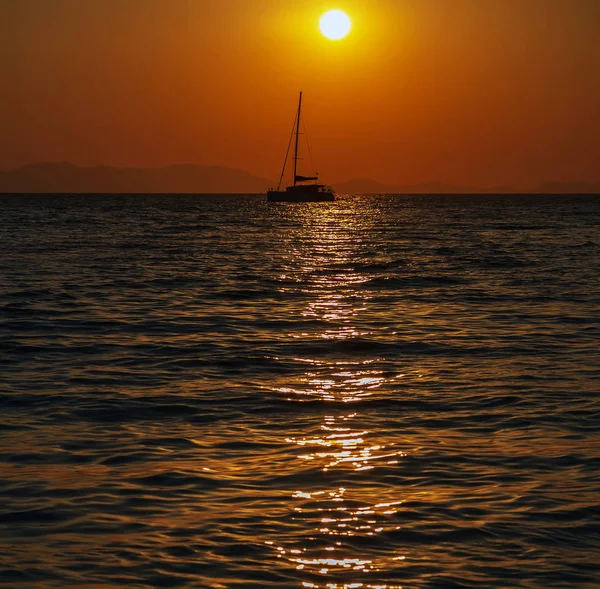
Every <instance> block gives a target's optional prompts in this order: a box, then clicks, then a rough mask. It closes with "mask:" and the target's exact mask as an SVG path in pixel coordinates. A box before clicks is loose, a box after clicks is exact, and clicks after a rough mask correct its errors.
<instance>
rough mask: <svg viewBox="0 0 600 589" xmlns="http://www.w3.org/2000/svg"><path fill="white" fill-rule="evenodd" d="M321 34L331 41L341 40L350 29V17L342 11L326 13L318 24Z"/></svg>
mask: <svg viewBox="0 0 600 589" xmlns="http://www.w3.org/2000/svg"><path fill="white" fill-rule="evenodd" d="M319 26H320V27H321V32H322V33H323V35H325V36H326V37H327V38H328V39H331V40H332V41H339V40H340V39H343V38H344V37H345V36H346V35H347V34H348V33H349V32H350V29H351V28H352V22H351V21H350V17H349V16H348V15H347V14H346V13H345V12H343V11H342V10H330V11H329V12H326V13H325V14H324V15H323V16H322V17H321V21H320V23H319Z"/></svg>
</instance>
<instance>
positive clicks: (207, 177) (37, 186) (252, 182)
mask: <svg viewBox="0 0 600 589" xmlns="http://www.w3.org/2000/svg"><path fill="white" fill-rule="evenodd" d="M271 185H272V183H271V182H269V181H268V180H265V179H264V178H257V177H256V176H252V174H249V173H248V172H244V171H243V170H236V169H233V168H222V167H218V166H198V165H195V164H179V165H173V166H166V167H163V168H112V167H109V166H96V167H90V168H83V167H79V166H74V165H73V164H69V163H44V164H31V165H28V166H24V167H22V168H17V169H15V170H9V171H5V172H0V192H5V193H7V192H8V193H9V192H14V193H28V192H29V193H37V192H49V193H51V192H54V193H60V192H67V193H159V194H161V193H202V192H204V193H211V194H218V193H259V192H265V191H266V190H267V188H269V187H270V186H271Z"/></svg>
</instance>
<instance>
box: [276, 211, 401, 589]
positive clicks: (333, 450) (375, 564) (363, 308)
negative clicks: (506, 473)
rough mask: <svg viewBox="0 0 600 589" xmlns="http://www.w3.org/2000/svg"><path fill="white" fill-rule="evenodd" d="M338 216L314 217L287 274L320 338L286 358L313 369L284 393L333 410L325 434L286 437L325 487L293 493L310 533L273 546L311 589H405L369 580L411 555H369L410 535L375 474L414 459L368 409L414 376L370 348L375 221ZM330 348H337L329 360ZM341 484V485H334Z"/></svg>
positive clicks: (294, 245) (298, 336)
mask: <svg viewBox="0 0 600 589" xmlns="http://www.w3.org/2000/svg"><path fill="white" fill-rule="evenodd" d="M334 213H335V211H332V210H330V209H328V208H321V209H316V208H315V209H307V210H306V211H305V212H304V214H305V215H307V217H306V218H305V219H303V221H304V230H303V232H302V239H296V240H295V241H294V240H291V241H290V247H289V249H288V250H287V251H288V258H287V269H289V274H290V275H291V276H294V277H295V278H296V283H295V286H296V292H298V291H300V292H302V293H303V294H304V295H306V296H307V299H308V300H307V301H306V303H305V306H304V308H303V309H298V311H299V313H300V314H301V316H302V317H303V319H304V320H306V321H307V322H308V323H307V327H308V326H309V325H311V324H312V325H311V329H310V330H309V329H307V328H305V329H304V330H302V331H301V332H299V333H298V332H296V333H294V334H289V335H290V336H291V337H290V339H291V340H293V341H294V342H298V345H302V346H304V344H306V352H305V355H302V356H300V355H295V356H293V357H291V358H290V357H288V358H286V360H287V361H290V360H291V361H292V362H294V364H296V365H297V366H304V367H305V370H302V372H301V373H300V374H298V375H297V376H295V377H291V378H290V377H288V378H287V379H286V380H285V381H284V382H281V383H280V386H278V387H275V389H274V392H275V393H276V394H278V395H281V396H283V397H284V398H285V399H286V400H288V401H290V402H296V403H297V402H309V401H313V402H314V401H318V402H322V403H325V406H324V408H323V407H321V406H319V405H317V406H316V407H317V410H318V411H324V414H323V415H322V417H321V423H320V424H318V425H317V426H316V427H317V429H312V430H311V431H307V432H302V433H301V434H298V435H290V436H288V437H287V438H286V441H287V442H288V443H290V444H293V445H295V446H296V448H297V450H298V453H297V459H298V460H299V461H300V464H299V466H298V471H299V472H307V473H309V472H310V473H315V472H317V473H321V475H322V477H323V480H322V481H321V482H319V479H318V477H317V478H316V479H315V476H314V475H313V474H311V475H310V478H309V479H307V481H308V480H310V483H309V482H307V484H306V485H305V486H303V487H302V488H299V489H297V490H296V491H295V492H294V493H293V495H292V498H291V499H292V504H293V508H292V509H293V514H292V516H291V517H292V520H293V521H294V522H295V523H297V524H298V526H299V527H300V529H302V530H303V532H302V535H301V539H300V540H298V538H297V537H296V538H294V539H290V540H289V541H287V540H285V539H279V540H278V541H273V540H269V541H267V542H266V544H267V545H268V546H270V547H271V549H272V550H274V552H275V554H276V557H277V558H278V559H282V560H286V561H287V562H288V563H289V565H290V567H293V568H294V569H295V570H296V571H298V572H299V573H301V574H302V577H303V583H302V586H303V587H310V588H314V589H322V588H323V589H324V588H327V589H351V588H352V589H354V588H356V589H359V588H364V589H400V588H399V586H398V585H390V584H389V583H385V582H383V581H382V582H380V583H376V582H374V580H373V581H371V582H368V580H367V579H366V578H365V577H366V576H368V575H372V574H374V573H379V574H381V575H384V576H385V575H387V574H389V572H390V571H391V570H393V569H396V568H397V567H398V565H399V564H401V562H400V561H402V560H403V559H404V558H405V555H404V554H399V553H397V551H395V550H393V549H389V550H387V551H381V552H379V553H373V552H372V551H371V552H370V555H369V557H368V558H366V557H364V556H363V554H364V550H363V549H362V547H363V546H364V543H365V542H372V541H373V539H374V538H375V537H382V536H384V535H385V534H389V533H392V532H394V531H395V530H398V529H399V528H400V525H399V522H400V521H401V520H400V515H401V514H400V511H401V509H402V507H401V506H402V497H401V496H399V495H400V493H399V490H397V489H393V487H392V488H390V486H385V487H381V486H378V485H377V483H376V479H375V478H374V477H373V472H374V471H375V470H376V469H377V470H378V471H384V474H385V470H386V469H387V470H389V471H390V473H393V472H394V470H395V469H397V465H398V462H399V461H400V460H401V459H402V457H403V456H404V455H405V451H404V450H403V449H401V448H400V447H399V445H397V444H399V442H390V437H389V434H387V435H382V434H381V433H380V432H377V431H371V427H365V424H368V423H370V422H369V419H368V418H367V419H365V418H366V417H368V416H367V412H368V411H369V408H368V406H365V403H366V402H369V401H371V400H373V399H377V398H378V397H382V396H383V395H382V391H385V390H388V391H389V387H391V386H393V385H394V384H395V382H397V381H399V380H400V379H402V378H403V376H404V375H402V374H390V373H389V372H388V373H384V372H383V371H382V370H380V369H379V368H378V365H379V362H378V360H379V358H377V357H376V356H375V355H374V354H373V353H372V352H371V350H370V348H369V346H368V342H369V339H370V338H372V337H373V336H374V335H376V334H374V333H373V332H372V331H370V330H369V329H368V328H367V327H365V326H366V325H368V322H366V323H365V322H364V321H362V319H363V318H364V317H365V316H367V315H368V313H369V304H370V301H369V295H368V294H366V292H365V291H364V290H359V289H358V288H357V285H359V284H362V283H364V282H366V281H367V280H369V279H370V277H369V276H368V275H367V274H365V273H363V272H361V271H360V268H359V265H357V260H360V259H364V256H363V253H364V252H363V251H362V249H364V247H365V244H364V242H363V238H362V235H364V231H363V230H364V227H363V225H364V223H365V222H368V221H360V222H358V223H357V222H356V219H357V217H356V216H353V217H352V219H353V220H352V222H349V219H343V218H341V217H339V216H336V215H335V214H334ZM286 275H287V270H286ZM290 288H292V289H293V288H294V287H290V286H289V283H286V284H285V285H283V286H282V290H289V289H290ZM359 320H360V323H359ZM359 325H360V326H361V327H359ZM315 326H316V328H315ZM319 341H320V342H321V343H318V342H319ZM323 341H325V342H330V343H331V346H332V348H331V349H329V348H326V349H324V350H323V353H322V354H321V353H319V350H321V349H322V346H323V345H324V344H323V343H322V342H323ZM365 343H366V345H364V344H365ZM339 345H350V346H354V349H352V355H349V354H347V353H345V352H344V348H339V349H337V352H336V353H331V352H332V350H333V346H339ZM311 346H316V347H315V348H314V349H311ZM319 346H320V347H319ZM384 394H386V393H384ZM348 404H351V406H352V410H350V411H348V410H347V408H348ZM378 474H379V473H378ZM332 481H336V482H334V484H333V485H332ZM381 544H382V545H385V544H386V540H385V539H384V540H383V542H382V543H381ZM388 547H389V545H388ZM389 548H390V547H389ZM304 575H306V576H304ZM321 579H322V580H321Z"/></svg>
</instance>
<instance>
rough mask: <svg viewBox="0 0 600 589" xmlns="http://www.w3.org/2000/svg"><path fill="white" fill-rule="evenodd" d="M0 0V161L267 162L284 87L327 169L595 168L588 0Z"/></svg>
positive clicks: (452, 175)
mask: <svg viewBox="0 0 600 589" xmlns="http://www.w3.org/2000/svg"><path fill="white" fill-rule="evenodd" d="M336 5H339V7H340V8H342V9H344V10H346V11H347V12H348V14H349V15H350V16H351V18H352V20H353V24H354V29H353V32H352V34H351V35H350V36H349V37H348V39H347V40H345V41H343V42H339V43H331V42H330V41H327V40H325V39H323V38H322V37H321V36H320V35H319V34H318V31H317V20H318V17H319V15H320V14H321V13H322V12H323V11H324V10H325V9H327V8H330V7H331V6H330V5H329V3H327V2H321V1H316V0H315V1H310V2H305V3H303V4H302V5H301V4H299V3H296V2H293V3H286V5H285V6H281V5H280V3H279V2H276V1H275V0H257V1H256V2H253V3H252V5H249V4H248V3H247V2H244V1H242V0H229V1H228V2H227V4H223V5H217V4H216V3H214V2H208V1H202V0H200V1H198V2H194V3H189V2H185V1H183V0H174V1H173V2H170V3H168V4H167V3H160V2H152V3H149V2H142V1H141V0H124V1H122V2H102V3H81V2H76V1H75V0H55V1H53V2H52V3H48V2H42V1H41V0H19V1H16V0H0V17H1V18H0V75H1V76H2V80H3V82H4V83H3V84H2V90H0V97H1V101H0V102H1V103H2V104H3V106H2V108H1V109H0V125H1V126H2V129H3V140H2V141H0V164H1V165H0V167H2V168H4V169H6V168H13V167H16V166H20V165H24V164H29V163H36V162H40V161H69V162H72V163H73V164H76V165H80V166H93V165H108V166H116V167H129V166H133V167H159V166H165V165H169V164H178V163H188V162H197V163H199V164H202V165H219V166H225V167H232V168H239V169H242V170H247V171H248V172H249V173H250V174H252V175H255V176H258V177H261V178H275V177H277V175H278V172H279V169H280V166H281V163H282V159H283V155H284V153H283V152H284V151H285V145H286V142H287V139H288V137H289V132H290V127H291V123H292V119H293V115H294V109H295V105H296V100H297V93H298V91H299V90H300V89H302V90H304V92H305V97H306V101H305V107H306V108H305V113H306V117H307V124H308V132H309V136H310V138H311V145H312V147H313V156H314V158H315V160H316V167H317V170H318V171H319V172H320V173H321V176H322V178H323V179H324V180H325V181H328V182H336V181H343V180H346V179H351V178H356V177H360V178H373V179H375V180H377V181H380V182H382V183H385V184H388V185H408V184H416V183H422V182H432V181H438V182H443V183H448V184H454V185H459V186H462V185H468V186H496V185H510V186H514V187H524V186H533V185H536V184H539V183H543V182H545V181H552V180H562V181H571V182H575V181H581V182H598V180H599V178H598V172H597V162H598V161H600V125H599V123H598V119H597V104H598V102H599V100H600V76H598V74H597V69H598V63H599V62H600V39H599V38H598V35H597V27H598V23H599V22H600V4H599V3H598V2H596V1H595V0H573V1H571V2H568V3H567V2H563V1H562V0H518V1H517V0H495V1H491V2H487V3H485V4H484V3H481V2H476V1H475V0H456V1H454V2H453V3H451V4H449V3H447V2H444V1H443V0H423V1H422V2H420V3H418V4H415V3H411V2H403V1H395V2H392V1H391V0H372V1H370V2H367V1H365V0H362V1H360V0H347V1H344V2H341V3H337V4H336Z"/></svg>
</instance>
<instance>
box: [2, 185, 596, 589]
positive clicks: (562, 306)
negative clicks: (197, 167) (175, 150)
mask: <svg viewBox="0 0 600 589" xmlns="http://www.w3.org/2000/svg"><path fill="white" fill-rule="evenodd" d="M0 243H1V244H2V254H1V256H0V586H1V587H10V588H35V589H47V588H71V587H78V588H79V587H81V588H92V589H99V588H117V587H136V588H144V589H145V588H162V587H168V588H178V587H181V588H214V589H229V588H240V589H259V588H260V589H270V588H273V589H275V588H277V589H280V588H284V589H287V588H294V589H296V588H297V589H305V588H309V589H342V588H344V589H350V588H352V589H355V588H357V589H358V588H361V589H397V588H400V587H403V588H415V589H417V588H436V589H437V588H439V589H444V588H455V589H458V588H477V589H484V588H507V587H527V588H558V587H561V588H573V587H584V588H590V587H600V402H599V395H598V393H599V384H600V321H599V317H600V198H598V197H591V196H588V197H584V196H571V197H558V196H529V197H525V196H414V197H384V196H373V197H358V196H355V197H345V198H341V199H339V200H338V201H337V202H335V203H327V204H303V205H286V204H275V205H273V204H271V205H269V204H267V203H266V202H265V201H264V198H261V197H258V196H237V197H232V196H181V195H179V196H178V195H172V196H150V195H146V196H144V195H140V196H132V195H129V196H122V195H113V196H99V195H97V196H52V195H45V196H33V195H32V196H6V195H5V196H2V197H0Z"/></svg>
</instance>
